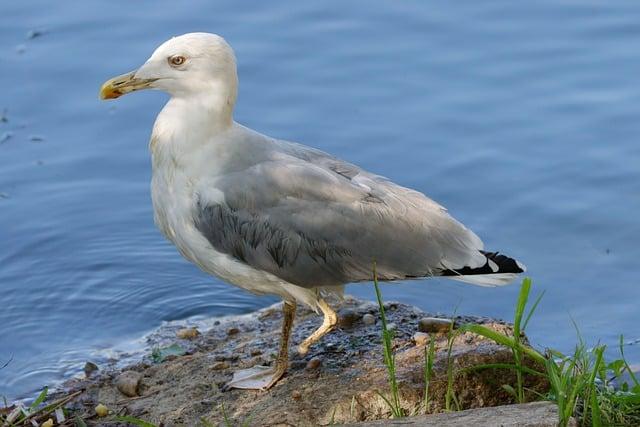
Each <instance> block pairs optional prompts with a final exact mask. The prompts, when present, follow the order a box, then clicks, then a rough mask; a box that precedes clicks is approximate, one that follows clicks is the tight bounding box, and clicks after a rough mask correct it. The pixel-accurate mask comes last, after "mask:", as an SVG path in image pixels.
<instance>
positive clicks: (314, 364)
mask: <svg viewBox="0 0 640 427" xmlns="http://www.w3.org/2000/svg"><path fill="white" fill-rule="evenodd" d="M320 365H322V359H320V358H319V357H313V358H312V359H311V360H309V361H308V362H307V369H308V370H313V369H318V368H319V367H320Z"/></svg>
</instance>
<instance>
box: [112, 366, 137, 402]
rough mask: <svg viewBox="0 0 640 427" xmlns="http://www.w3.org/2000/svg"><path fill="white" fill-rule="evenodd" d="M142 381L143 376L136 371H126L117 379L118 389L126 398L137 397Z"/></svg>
mask: <svg viewBox="0 0 640 427" xmlns="http://www.w3.org/2000/svg"><path fill="white" fill-rule="evenodd" d="M140 381H142V374H141V373H139V372H135V371H124V372H123V373H121V374H120V375H119V376H118V378H116V387H117V388H118V390H120V393H122V394H124V395H125V396H129V397H135V396H137V395H138V389H139V387H140Z"/></svg>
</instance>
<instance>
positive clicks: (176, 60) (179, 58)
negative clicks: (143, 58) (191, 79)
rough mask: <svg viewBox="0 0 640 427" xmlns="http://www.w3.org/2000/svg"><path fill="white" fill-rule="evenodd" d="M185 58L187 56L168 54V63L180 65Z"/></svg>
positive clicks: (175, 65)
mask: <svg viewBox="0 0 640 427" xmlns="http://www.w3.org/2000/svg"><path fill="white" fill-rule="evenodd" d="M186 60H187V58H185V57H184V56H181V55H175V56H170V57H169V64H171V65H172V66H174V67H179V66H180V65H182V64H184V62H185V61H186Z"/></svg>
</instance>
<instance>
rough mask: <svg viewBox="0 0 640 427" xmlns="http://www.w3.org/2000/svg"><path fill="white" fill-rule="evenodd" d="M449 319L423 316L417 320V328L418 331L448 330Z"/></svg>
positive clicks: (449, 325) (440, 331)
mask: <svg viewBox="0 0 640 427" xmlns="http://www.w3.org/2000/svg"><path fill="white" fill-rule="evenodd" d="M451 323H452V321H451V319H440V318H438V317H423V318H422V319H420V320H419V321H418V330H419V331H420V332H439V333H446V332H449V328H450V327H451Z"/></svg>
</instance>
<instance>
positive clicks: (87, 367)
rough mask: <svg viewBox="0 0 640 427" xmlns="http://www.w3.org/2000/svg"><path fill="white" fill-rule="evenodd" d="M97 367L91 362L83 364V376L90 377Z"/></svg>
mask: <svg viewBox="0 0 640 427" xmlns="http://www.w3.org/2000/svg"><path fill="white" fill-rule="evenodd" d="M98 369H99V368H98V365H96V364H95V363H93V362H87V363H85V364H84V375H85V376H86V377H87V378H89V377H90V376H91V374H93V373H94V372H95V371H97V370H98Z"/></svg>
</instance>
